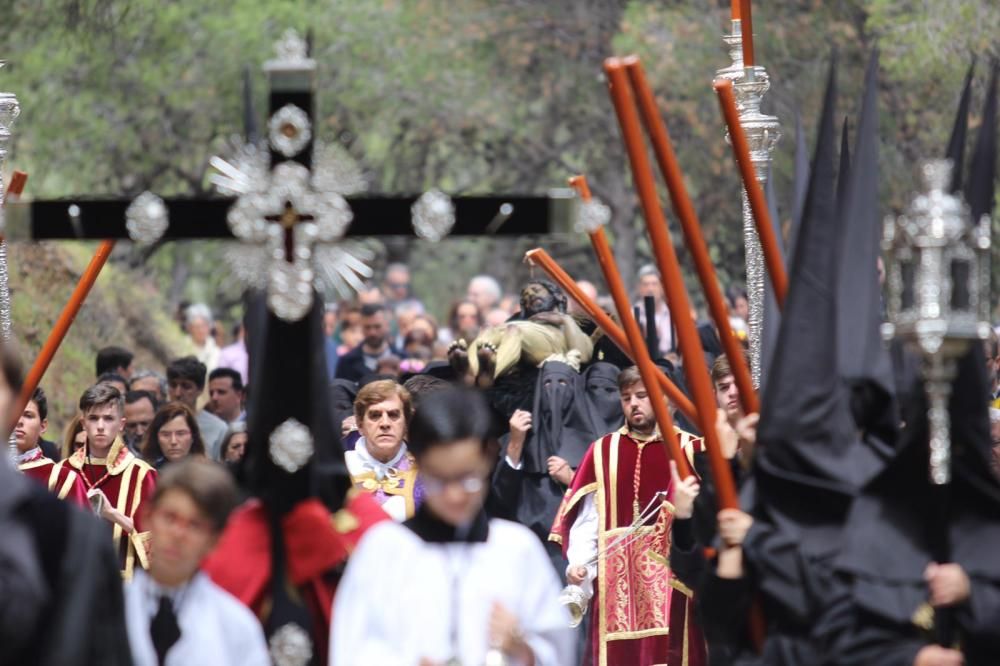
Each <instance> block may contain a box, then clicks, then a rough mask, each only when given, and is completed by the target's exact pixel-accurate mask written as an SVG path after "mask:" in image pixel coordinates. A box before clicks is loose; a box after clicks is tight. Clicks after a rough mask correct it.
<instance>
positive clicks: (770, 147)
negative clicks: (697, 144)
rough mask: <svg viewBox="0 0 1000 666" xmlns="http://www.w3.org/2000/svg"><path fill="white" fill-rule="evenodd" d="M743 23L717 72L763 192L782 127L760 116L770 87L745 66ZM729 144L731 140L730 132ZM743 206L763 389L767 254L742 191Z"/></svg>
mask: <svg viewBox="0 0 1000 666" xmlns="http://www.w3.org/2000/svg"><path fill="white" fill-rule="evenodd" d="M741 26H742V23H741V22H740V21H738V20H734V21H733V22H732V32H731V33H730V34H728V35H724V36H723V41H724V42H725V43H726V45H727V46H728V47H729V57H730V58H731V59H732V63H731V64H730V65H729V66H728V67H724V68H723V69H720V70H719V71H718V72H716V78H726V79H730V80H732V81H733V93H734V95H735V97H736V107H737V109H738V111H739V114H740V125H742V126H743V131H744V133H745V134H746V137H747V143H748V144H749V147H750V160H751V162H753V166H754V174H755V175H756V177H757V181H758V182H759V183H760V186H761V188H763V187H764V186H765V184H766V182H767V174H768V172H769V171H770V167H771V156H772V154H773V152H774V146H775V145H776V144H777V143H778V139H780V138H781V129H780V127H781V125H780V123H779V122H778V119H777V118H776V117H775V116H769V115H766V114H763V113H761V112H760V105H761V102H762V101H763V99H764V95H765V93H767V91H768V90H769V89H770V87H771V81H770V78H769V77H768V75H767V71H766V70H765V69H764V68H763V67H761V66H759V65H755V66H753V67H744V66H743V50H742V44H743V36H742V35H743V33H742V28H741ZM726 140H727V141H728V140H729V136H728V132H727V136H726ZM741 191H742V204H743V246H744V252H745V255H746V266H747V280H746V286H747V303H748V306H749V308H748V309H749V316H748V317H747V336H748V339H749V343H750V372H751V376H752V378H753V383H754V386H760V362H761V353H760V351H761V340H762V334H761V333H762V331H761V329H762V328H763V324H764V281H765V280H766V279H767V277H766V273H765V271H766V268H765V265H764V253H763V250H762V249H761V246H760V239H759V238H758V237H757V228H756V226H755V225H754V219H753V212H752V211H751V209H750V200H749V199H748V198H747V193H746V190H745V189H742V188H741Z"/></svg>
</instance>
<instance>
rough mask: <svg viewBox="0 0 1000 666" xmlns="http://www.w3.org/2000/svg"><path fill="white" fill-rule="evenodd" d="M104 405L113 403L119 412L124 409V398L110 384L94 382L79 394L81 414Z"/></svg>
mask: <svg viewBox="0 0 1000 666" xmlns="http://www.w3.org/2000/svg"><path fill="white" fill-rule="evenodd" d="M105 405H114V406H115V407H117V408H118V413H119V414H121V413H122V412H124V411H125V398H124V397H123V396H122V394H121V391H119V390H118V389H116V388H115V387H114V386H112V385H111V384H101V383H97V384H94V385H93V386H91V387H90V388H89V389H87V390H86V391H84V392H83V395H82V396H80V413H81V414H86V413H87V412H89V411H90V410H92V409H94V408H95V407H104V406H105Z"/></svg>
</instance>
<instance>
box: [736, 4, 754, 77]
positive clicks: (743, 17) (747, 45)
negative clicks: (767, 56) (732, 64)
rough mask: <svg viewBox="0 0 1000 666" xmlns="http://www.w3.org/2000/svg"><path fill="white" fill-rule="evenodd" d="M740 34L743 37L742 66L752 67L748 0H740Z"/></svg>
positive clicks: (751, 17)
mask: <svg viewBox="0 0 1000 666" xmlns="http://www.w3.org/2000/svg"><path fill="white" fill-rule="evenodd" d="M739 18H740V34H741V35H742V39H743V66H744V67H753V65H754V53H753V16H752V15H751V11H750V0H740V17H739Z"/></svg>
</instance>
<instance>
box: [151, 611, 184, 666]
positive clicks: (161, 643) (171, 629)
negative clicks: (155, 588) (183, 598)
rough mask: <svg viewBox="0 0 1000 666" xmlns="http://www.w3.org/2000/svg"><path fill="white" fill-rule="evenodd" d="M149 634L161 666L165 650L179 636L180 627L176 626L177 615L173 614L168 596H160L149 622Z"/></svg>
mask: <svg viewBox="0 0 1000 666" xmlns="http://www.w3.org/2000/svg"><path fill="white" fill-rule="evenodd" d="M149 635H150V636H151V637H152V638H153V649H154V650H156V661H157V663H159V664H160V666H163V664H164V662H165V661H166V658H167V652H168V651H169V650H170V648H171V647H173V645H174V643H176V642H177V640H178V639H179V638H180V637H181V628H180V627H179V626H177V615H175V614H174V604H173V602H172V601H171V600H170V597H167V596H161V597H160V606H159V608H157V609H156V615H154V616H153V621H152V622H150V623H149Z"/></svg>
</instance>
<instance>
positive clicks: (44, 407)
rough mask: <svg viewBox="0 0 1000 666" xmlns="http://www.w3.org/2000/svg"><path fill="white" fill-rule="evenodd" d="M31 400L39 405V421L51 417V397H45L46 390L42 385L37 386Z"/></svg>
mask: <svg viewBox="0 0 1000 666" xmlns="http://www.w3.org/2000/svg"><path fill="white" fill-rule="evenodd" d="M31 402H33V403H35V405H36V406H37V407H38V420H39V421H44V420H45V419H47V418H49V399H48V398H47V397H45V391H43V390H42V387H41V386H37V387H35V391H34V392H33V393H32V394H31Z"/></svg>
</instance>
